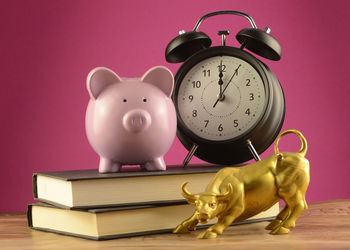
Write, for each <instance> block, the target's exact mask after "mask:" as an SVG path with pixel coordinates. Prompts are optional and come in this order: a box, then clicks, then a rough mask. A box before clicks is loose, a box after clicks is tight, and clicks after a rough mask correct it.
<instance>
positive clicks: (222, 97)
mask: <svg viewBox="0 0 350 250" xmlns="http://www.w3.org/2000/svg"><path fill="white" fill-rule="evenodd" d="M222 71H223V70H222V61H220V65H219V82H218V83H219V86H220V92H219V95H218V99H219V100H223V99H224V96H223V94H222V85H223V84H224V81H223V80H222V77H223V76H224V74H223V73H222Z"/></svg>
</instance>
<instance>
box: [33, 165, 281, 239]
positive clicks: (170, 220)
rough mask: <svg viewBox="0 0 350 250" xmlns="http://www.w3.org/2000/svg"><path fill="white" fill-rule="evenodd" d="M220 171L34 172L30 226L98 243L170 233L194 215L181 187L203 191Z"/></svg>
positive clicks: (265, 215)
mask: <svg viewBox="0 0 350 250" xmlns="http://www.w3.org/2000/svg"><path fill="white" fill-rule="evenodd" d="M221 168H222V167H220V166H203V165H196V166H194V165H193V166H189V167H186V168H182V167H181V166H168V167H167V171H155V172H147V171H141V170H140V169H139V168H135V167H129V168H123V171H122V172H119V173H108V174H100V173H98V170H97V169H90V170H72V171H57V172H43V173H35V174H34V175H33V189H34V190H33V191H34V198H35V199H36V200H38V201H40V203H34V204H30V205H29V206H28V211H27V216H28V224H29V226H30V227H31V228H34V229H38V230H43V231H49V232H55V233H60V234H66V235H71V236H77V237H82V238H88V239H94V240H105V239H112V238H121V237H130V236H139V235H147V234H155V233H167V232H171V231H172V230H173V229H174V228H175V227H176V226H177V225H178V224H180V223H181V222H182V221H183V220H185V219H186V218H188V217H190V216H191V215H192V214H193V212H194V211H195V207H194V206H192V205H189V204H187V202H186V200H185V199H184V198H183V197H182V195H181V189H180V187H181V184H182V183H183V182H185V181H189V185H188V188H189V189H190V190H191V192H193V193H200V192H203V191H204V189H205V187H206V186H207V185H208V183H209V182H210V180H211V179H212V178H213V177H214V175H215V174H216V172H217V171H218V170H220V169H221ZM278 212H279V207H278V203H277V204H276V205H275V206H273V207H272V208H270V209H269V210H267V211H265V212H263V213H261V214H259V215H257V216H255V217H253V218H250V219H248V220H247V221H245V222H244V223H249V222H256V221H263V220H271V219H273V218H274V217H275V216H276V215H277V213H278ZM213 223H215V222H212V223H211V224H209V225H203V226H199V227H198V228H201V227H208V226H210V225H212V224H213Z"/></svg>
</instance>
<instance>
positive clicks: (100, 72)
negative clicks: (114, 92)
mask: <svg viewBox="0 0 350 250" xmlns="http://www.w3.org/2000/svg"><path fill="white" fill-rule="evenodd" d="M120 81H121V79H120V77H119V76H118V75H117V74H116V73H114V72H113V71H112V70H110V69H107V68H104V67H98V68H95V69H93V70H91V71H90V73H89V74H88V76H87V79H86V84H87V89H88V92H89V94H90V97H91V99H93V100H96V99H97V97H98V96H99V94H100V93H101V92H102V90H103V89H104V88H106V87H107V86H108V85H110V84H112V83H117V82H120Z"/></svg>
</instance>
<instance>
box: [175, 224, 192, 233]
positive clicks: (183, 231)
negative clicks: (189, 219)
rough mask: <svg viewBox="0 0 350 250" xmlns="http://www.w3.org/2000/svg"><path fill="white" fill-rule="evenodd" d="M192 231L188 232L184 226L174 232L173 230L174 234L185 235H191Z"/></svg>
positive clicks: (178, 227)
mask: <svg viewBox="0 0 350 250" xmlns="http://www.w3.org/2000/svg"><path fill="white" fill-rule="evenodd" d="M189 232H190V230H188V228H187V227H184V226H183V225H181V224H180V225H178V226H177V227H176V228H175V229H174V230H173V234H185V233H189Z"/></svg>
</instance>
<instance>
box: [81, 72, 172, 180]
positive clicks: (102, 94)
mask: <svg viewBox="0 0 350 250" xmlns="http://www.w3.org/2000/svg"><path fill="white" fill-rule="evenodd" d="M173 88H174V78H173V75H172V73H171V71H170V70H169V69H167V68H165V67H161V66H157V67H153V68H151V69H150V70H148V71H147V72H146V73H145V74H144V75H143V76H142V77H141V78H140V79H138V78H120V77H119V76H118V75H117V74H116V73H114V72H113V71H112V70H110V69H107V68H103V67H99V68H95V69H93V70H92V71H91V72H90V73H89V75H88V77H87V89H88V91H89V94H90V97H91V99H90V102H89V104H88V107H87V110H86V118H85V127H86V134H87V138H88V140H89V142H90V144H91V146H92V147H93V149H94V150H95V151H96V152H97V153H98V154H99V155H100V164H99V172H100V173H106V172H118V171H120V170H121V167H122V165H140V166H141V168H144V169H147V170H151V171H153V170H166V165H165V163H164V159H163V156H164V155H165V153H166V152H168V150H169V148H170V147H171V145H172V143H173V141H174V138H175V134H176V111H175V107H174V104H173V102H172V100H171V99H170V98H169V97H170V96H171V93H172V91H173Z"/></svg>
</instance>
